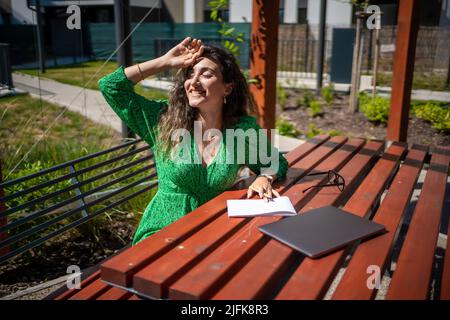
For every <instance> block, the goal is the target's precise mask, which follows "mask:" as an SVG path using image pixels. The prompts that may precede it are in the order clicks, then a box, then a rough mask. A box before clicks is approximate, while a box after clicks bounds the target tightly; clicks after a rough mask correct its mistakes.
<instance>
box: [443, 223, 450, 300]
mask: <svg viewBox="0 0 450 320" xmlns="http://www.w3.org/2000/svg"><path fill="white" fill-rule="evenodd" d="M441 300H450V222H449V224H448V230H447V247H446V249H445V259H444V268H443V272H442V281H441Z"/></svg>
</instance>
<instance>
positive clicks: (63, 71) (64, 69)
mask: <svg viewBox="0 0 450 320" xmlns="http://www.w3.org/2000/svg"><path fill="white" fill-rule="evenodd" d="M103 64H104V61H88V62H82V63H77V64H73V65H68V66H59V67H52V68H48V69H47V70H46V72H45V74H40V76H41V77H43V78H48V79H52V80H55V81H59V82H61V83H66V84H71V85H74V86H79V87H83V86H84V85H86V84H87V86H86V87H87V88H88V89H93V90H98V85H97V82H98V80H99V79H100V78H102V77H103V76H105V75H107V74H109V73H111V72H113V71H114V70H116V69H117V63H116V62H112V61H109V62H108V63H106V64H105V65H104V66H103ZM102 66H103V67H102ZM100 69H101V70H100ZM98 70H100V72H98V73H97V71H98ZM17 71H18V72H22V73H25V74H29V75H32V76H38V70H37V69H21V70H17ZM96 73H97V74H96ZM94 75H95V76H94ZM91 77H93V78H92V80H90V81H89V79H91ZM135 91H136V92H137V93H139V94H140V95H142V96H144V97H146V98H148V99H165V98H167V93H166V92H165V91H163V90H158V89H147V88H144V87H142V86H141V85H136V86H135Z"/></svg>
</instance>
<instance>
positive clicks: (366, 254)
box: [57, 135, 450, 300]
mask: <svg viewBox="0 0 450 320" xmlns="http://www.w3.org/2000/svg"><path fill="white" fill-rule="evenodd" d="M286 158H287V160H288V162H289V171H288V173H287V177H286V178H285V179H284V180H282V181H279V182H276V183H275V184H274V187H275V188H276V190H277V191H278V192H279V193H280V194H283V195H285V196H288V197H289V198H290V199H291V201H292V203H293V204H294V206H295V208H296V209H297V211H298V212H299V214H302V213H304V212H306V211H308V210H310V209H313V208H318V207H322V206H326V205H334V206H340V207H342V208H343V209H344V210H346V211H348V212H351V213H353V214H355V215H357V216H361V217H366V218H367V219H372V220H374V221H376V222H378V223H381V224H383V225H385V226H386V229H387V230H388V232H387V233H385V234H383V235H381V236H378V237H376V238H373V239H371V240H368V241H364V242H362V243H355V244H353V245H350V246H348V247H347V248H345V249H344V250H340V251H337V252H334V253H332V254H330V255H327V256H325V257H323V258H320V259H310V258H307V257H305V256H303V255H302V254H300V253H298V252H296V251H294V250H292V249H290V248H289V247H287V246H285V245H283V244H281V243H279V242H277V241H275V240H272V239H270V238H269V237H267V236H265V235H263V234H262V233H261V232H260V231H259V230H258V226H260V225H263V224H267V223H270V222H273V221H275V220H278V219H280V217H256V218H228V216H227V212H226V201H227V200H228V199H238V198H245V197H246V191H247V189H246V187H247V186H248V184H249V183H250V182H249V181H244V182H243V183H241V184H240V185H238V186H237V187H238V188H236V190H230V191H227V192H224V193H223V194H221V195H219V196H218V197H216V198H214V199H212V200H211V201H209V202H207V203H205V204H204V205H202V206H200V207H199V208H197V209H196V210H194V211H193V212H191V213H189V214H187V215H186V216H184V217H183V218H181V219H179V220H178V221H176V222H175V223H173V224H171V225H169V226H167V227H166V228H164V229H163V230H161V231H160V232H158V233H156V234H154V235H152V236H150V237H149V238H147V239H146V240H144V241H142V242H141V243H139V244H138V245H136V246H134V247H130V248H129V249H127V250H125V251H123V252H122V253H120V254H118V255H117V256H115V257H113V258H111V259H109V260H108V261H106V262H104V263H103V264H102V265H101V268H100V270H98V271H97V272H95V273H94V274H93V275H91V276H90V277H89V278H87V279H85V280H84V281H83V283H82V288H81V290H68V291H66V292H64V293H63V294H62V295H60V296H59V297H57V299H100V300H101V299H139V298H151V299H324V298H332V299H374V298H375V297H377V298H385V299H429V298H430V286H431V283H432V280H433V283H434V286H435V287H436V284H437V287H438V288H437V290H436V289H434V291H433V292H434V297H433V298H434V299H450V254H448V253H447V254H445V256H444V259H440V260H439V261H437V260H436V258H435V257H436V254H437V253H438V254H440V255H441V256H442V254H443V252H444V249H442V248H439V247H437V242H438V241H437V240H438V235H439V231H440V228H443V225H446V224H448V219H449V215H448V214H449V213H448V212H444V202H445V200H447V202H448V200H449V199H448V197H447V199H446V186H447V175H448V165H449V161H450V148H448V147H439V148H427V147H424V146H417V145H414V146H412V147H411V148H410V149H408V147H407V146H406V145H405V144H400V143H393V144H390V145H389V146H386V145H385V143H384V142H383V141H365V140H363V139H347V138H345V137H333V138H330V137H328V136H324V135H320V136H317V137H315V138H313V139H311V140H309V141H307V142H305V143H304V144H302V145H300V146H299V147H298V148H296V149H295V150H293V151H291V152H289V153H288V154H287V155H286ZM331 169H332V170H336V171H338V172H339V173H340V174H341V175H342V176H343V177H344V178H345V182H346V187H345V189H344V191H342V192H341V191H339V189H338V188H337V187H328V188H312V189H310V190H309V191H308V192H305V193H303V192H302V190H304V189H305V188H307V187H309V186H311V185H316V184H317V183H321V182H326V177H325V176H326V175H324V176H322V175H317V176H306V175H307V174H308V173H313V172H322V171H327V170H331ZM423 177H424V179H423ZM417 189H418V190H417ZM419 190H420V195H419V194H418V191H419ZM404 221H407V222H408V223H403V222H404ZM441 224H443V225H442V226H441ZM445 232H447V234H448V231H447V230H444V231H443V233H445ZM447 247H449V248H450V244H449V242H448V240H447ZM436 265H438V266H437V267H436ZM394 269H395V270H394ZM436 269H438V270H440V272H436ZM344 271H345V272H344ZM384 275H388V276H389V277H384V278H383V276H384ZM436 275H438V276H436ZM386 280H389V281H386ZM380 283H381V285H383V286H387V289H383V290H378V289H379V288H380ZM330 288H333V289H332V290H330ZM377 293H378V296H377Z"/></svg>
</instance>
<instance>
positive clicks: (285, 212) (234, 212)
mask: <svg viewBox="0 0 450 320" xmlns="http://www.w3.org/2000/svg"><path fill="white" fill-rule="evenodd" d="M227 208H228V216H229V217H256V216H273V215H278V216H295V215H296V214H297V212H296V211H295V209H294V206H293V205H292V202H291V200H290V199H289V198H288V197H279V198H273V199H272V200H271V201H269V202H268V203H267V202H265V201H264V199H258V200H249V199H245V200H242V199H240V200H227Z"/></svg>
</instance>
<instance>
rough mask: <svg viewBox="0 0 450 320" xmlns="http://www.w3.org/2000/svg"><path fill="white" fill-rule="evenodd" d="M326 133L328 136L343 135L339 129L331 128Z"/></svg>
mask: <svg viewBox="0 0 450 320" xmlns="http://www.w3.org/2000/svg"><path fill="white" fill-rule="evenodd" d="M327 135H329V136H330V137H335V136H343V135H344V133H343V132H342V131H341V130H335V129H332V130H329V131H328V132H327Z"/></svg>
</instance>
